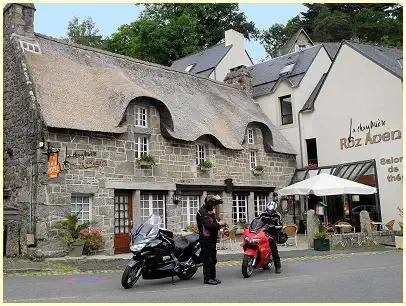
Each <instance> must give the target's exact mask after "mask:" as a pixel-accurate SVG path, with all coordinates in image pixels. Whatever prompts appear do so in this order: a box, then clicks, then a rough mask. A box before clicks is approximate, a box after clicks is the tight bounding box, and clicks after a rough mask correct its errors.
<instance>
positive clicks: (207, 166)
mask: <svg viewBox="0 0 406 306" xmlns="http://www.w3.org/2000/svg"><path fill="white" fill-rule="evenodd" d="M211 168H213V163H212V162H211V161H209V160H205V161H204V162H203V163H202V164H201V165H200V170H202V171H209V170H210V169H211Z"/></svg>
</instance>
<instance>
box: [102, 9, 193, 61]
mask: <svg viewBox="0 0 406 306" xmlns="http://www.w3.org/2000/svg"><path fill="white" fill-rule="evenodd" d="M196 28H197V25H196V22H195V21H194V20H193V19H192V18H190V17H189V16H187V15H181V16H180V17H178V18H176V17H175V18H171V19H170V20H160V19H158V18H155V17H154V18H148V17H146V16H141V17H140V18H139V19H138V20H137V21H135V22H133V23H131V24H130V25H123V26H121V27H120V28H119V30H118V32H116V33H114V34H113V35H112V36H111V37H110V38H107V39H106V40H105V42H104V46H103V48H104V49H106V50H109V51H112V52H115V53H119V54H123V55H127V56H130V57H135V58H138V59H142V60H145V61H149V62H154V63H158V64H162V65H170V64H171V63H172V62H173V61H174V60H176V59H177V58H179V57H183V56H185V55H187V54H190V53H193V52H196V51H198V50H199V47H198V44H197V43H198V35H197V30H196Z"/></svg>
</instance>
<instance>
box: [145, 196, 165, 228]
mask: <svg viewBox="0 0 406 306" xmlns="http://www.w3.org/2000/svg"><path fill="white" fill-rule="evenodd" d="M140 204H141V205H140V206H141V222H145V221H146V220H147V219H148V218H149V217H150V216H151V215H158V216H160V217H161V220H162V223H161V224H159V226H160V227H165V195H164V194H148V193H145V194H143V193H142V194H141V198H140Z"/></svg>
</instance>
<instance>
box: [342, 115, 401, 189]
mask: <svg viewBox="0 0 406 306" xmlns="http://www.w3.org/2000/svg"><path fill="white" fill-rule="evenodd" d="M385 125H386V121H385V120H382V119H378V120H376V121H372V120H371V121H370V122H369V123H367V124H361V123H360V124H359V125H358V126H357V127H355V128H353V127H352V119H350V135H349V137H348V138H341V139H340V149H341V150H347V149H352V148H357V147H362V146H370V145H373V144H377V143H381V142H388V141H395V140H401V139H402V131H401V130H390V131H386V132H383V133H379V132H376V131H374V130H376V128H379V127H384V126H385ZM358 133H365V134H364V135H361V136H358V135H355V134H358ZM353 135H354V136H353ZM402 162H403V157H402V156H390V157H389V156H388V157H383V158H381V159H380V160H379V164H380V165H381V166H382V167H385V168H386V169H385V170H386V171H387V176H386V179H387V181H388V182H398V181H402V180H403V175H402V174H401V173H399V172H401V170H402V165H401V163H402Z"/></svg>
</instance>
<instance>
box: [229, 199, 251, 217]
mask: <svg viewBox="0 0 406 306" xmlns="http://www.w3.org/2000/svg"><path fill="white" fill-rule="evenodd" d="M247 202H248V201H247V196H246V195H236V194H234V195H233V207H232V218H233V222H234V223H238V222H248V215H247V212H248V208H247Z"/></svg>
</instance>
